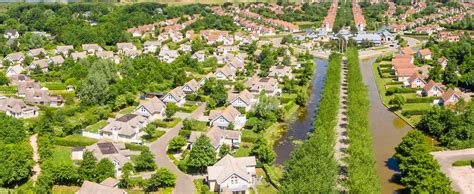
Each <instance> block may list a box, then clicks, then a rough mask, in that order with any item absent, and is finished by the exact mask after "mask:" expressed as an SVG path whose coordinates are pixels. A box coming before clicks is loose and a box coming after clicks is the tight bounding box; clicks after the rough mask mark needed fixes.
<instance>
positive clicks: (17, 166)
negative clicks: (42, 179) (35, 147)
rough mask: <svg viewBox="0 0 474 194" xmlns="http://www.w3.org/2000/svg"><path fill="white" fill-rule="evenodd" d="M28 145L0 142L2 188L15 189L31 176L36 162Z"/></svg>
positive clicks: (0, 184) (0, 179) (0, 185)
mask: <svg viewBox="0 0 474 194" xmlns="http://www.w3.org/2000/svg"><path fill="white" fill-rule="evenodd" d="M32 157H33V154H32V150H31V147H30V146H29V145H28V144H22V143H18V144H4V143H2V142H0V158H2V159H1V160H0V187H13V186H15V185H17V184H19V183H20V182H22V181H26V180H27V179H28V177H29V176H30V173H31V169H32V167H33V164H34V161H33V159H32Z"/></svg>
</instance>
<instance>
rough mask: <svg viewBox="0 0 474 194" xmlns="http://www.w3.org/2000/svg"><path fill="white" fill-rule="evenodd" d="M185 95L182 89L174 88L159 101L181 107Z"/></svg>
mask: <svg viewBox="0 0 474 194" xmlns="http://www.w3.org/2000/svg"><path fill="white" fill-rule="evenodd" d="M185 97H186V94H185V93H184V92H183V89H181V87H176V88H174V89H173V90H171V91H170V92H168V93H167V94H166V95H165V96H163V98H161V100H162V101H163V102H164V103H173V104H176V105H177V106H183V105H184V103H185V102H186V98H185Z"/></svg>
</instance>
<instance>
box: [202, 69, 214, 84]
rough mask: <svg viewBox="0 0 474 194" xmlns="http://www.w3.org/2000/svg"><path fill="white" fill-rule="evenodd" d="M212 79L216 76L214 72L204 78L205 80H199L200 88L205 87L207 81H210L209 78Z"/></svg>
mask: <svg viewBox="0 0 474 194" xmlns="http://www.w3.org/2000/svg"><path fill="white" fill-rule="evenodd" d="M211 77H214V74H213V73H212V72H209V73H208V74H207V75H206V76H204V77H203V78H201V79H200V80H199V86H203V85H204V84H205V83H206V81H207V80H209V78H211Z"/></svg>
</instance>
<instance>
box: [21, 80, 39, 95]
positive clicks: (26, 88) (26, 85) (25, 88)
mask: <svg viewBox="0 0 474 194" xmlns="http://www.w3.org/2000/svg"><path fill="white" fill-rule="evenodd" d="M16 86H17V90H18V91H17V95H18V96H19V97H25V96H26V93H28V92H31V91H34V90H39V89H40V88H41V86H40V85H39V84H38V83H37V82H35V81H32V80H26V81H21V82H18V83H17V85H16Z"/></svg>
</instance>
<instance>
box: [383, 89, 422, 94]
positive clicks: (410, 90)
mask: <svg viewBox="0 0 474 194" xmlns="http://www.w3.org/2000/svg"><path fill="white" fill-rule="evenodd" d="M418 90H419V89H418V88H399V87H390V88H388V89H387V91H386V92H385V95H387V96H391V95H393V94H404V93H416V91H418Z"/></svg>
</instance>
